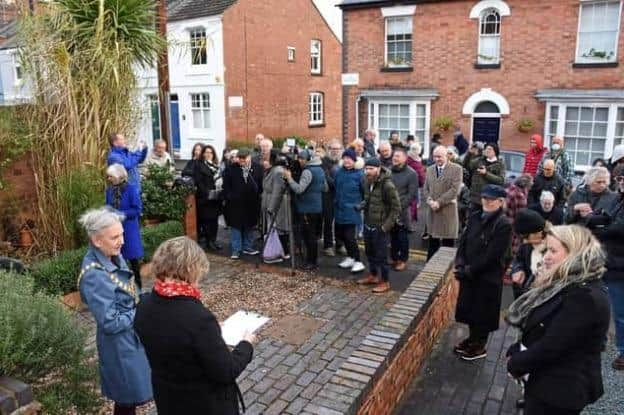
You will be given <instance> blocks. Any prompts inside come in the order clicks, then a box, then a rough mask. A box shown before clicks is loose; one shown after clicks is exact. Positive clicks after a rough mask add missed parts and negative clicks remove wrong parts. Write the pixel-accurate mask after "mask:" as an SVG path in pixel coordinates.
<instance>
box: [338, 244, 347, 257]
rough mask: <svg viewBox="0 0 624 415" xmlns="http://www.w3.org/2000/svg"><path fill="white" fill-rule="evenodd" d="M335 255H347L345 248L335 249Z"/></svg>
mask: <svg viewBox="0 0 624 415" xmlns="http://www.w3.org/2000/svg"><path fill="white" fill-rule="evenodd" d="M336 254H338V255H347V248H345V247H344V246H341V247H340V248H336Z"/></svg>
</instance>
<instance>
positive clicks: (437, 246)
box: [427, 236, 455, 261]
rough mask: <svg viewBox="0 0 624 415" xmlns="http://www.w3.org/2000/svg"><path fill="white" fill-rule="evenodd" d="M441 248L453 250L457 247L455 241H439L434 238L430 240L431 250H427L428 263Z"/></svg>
mask: <svg viewBox="0 0 624 415" xmlns="http://www.w3.org/2000/svg"><path fill="white" fill-rule="evenodd" d="M440 246H445V247H449V248H452V247H454V246H455V239H438V238H434V237H433V236H432V237H430V238H429V249H428V250H427V261H429V260H430V259H431V257H432V256H434V255H435V253H436V252H438V249H440Z"/></svg>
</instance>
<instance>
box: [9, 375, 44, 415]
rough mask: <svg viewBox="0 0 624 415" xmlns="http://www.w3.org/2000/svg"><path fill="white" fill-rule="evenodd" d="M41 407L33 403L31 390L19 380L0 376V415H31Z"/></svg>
mask: <svg viewBox="0 0 624 415" xmlns="http://www.w3.org/2000/svg"><path fill="white" fill-rule="evenodd" d="M40 409H41V405H40V404H39V403H38V402H35V401H34V397H33V393H32V389H31V388H30V386H28V385H27V384H25V383H23V382H20V381H19V380H16V379H13V378H10V377H7V376H0V415H33V414H36V413H38V412H39V410H40Z"/></svg>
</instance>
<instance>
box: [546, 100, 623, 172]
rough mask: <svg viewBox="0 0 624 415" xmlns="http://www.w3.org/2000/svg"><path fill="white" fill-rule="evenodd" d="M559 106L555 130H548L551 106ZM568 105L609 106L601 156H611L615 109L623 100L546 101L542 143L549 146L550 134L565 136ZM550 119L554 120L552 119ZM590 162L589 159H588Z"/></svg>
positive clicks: (577, 166)
mask: <svg viewBox="0 0 624 415" xmlns="http://www.w3.org/2000/svg"><path fill="white" fill-rule="evenodd" d="M555 106H556V107H559V113H558V117H557V119H556V121H557V131H556V132H551V131H550V122H549V121H550V120H551V111H552V107H555ZM568 107H589V108H596V107H600V108H605V107H606V108H609V116H608V118H607V137H606V141H605V148H604V152H603V157H604V158H605V159H608V158H610V157H611V153H612V151H613V147H614V145H615V123H616V119H617V110H618V108H624V101H622V102H604V101H603V102H600V101H597V102H582V101H580V102H579V101H548V102H547V103H546V115H545V120H547V121H546V122H544V140H545V143H544V145H546V146H548V147H550V141H551V140H550V136H560V137H565V122H566V113H567V108H568ZM552 121H555V120H554V119H553V120H552ZM590 162H591V160H590ZM590 167H591V166H589V165H576V166H575V170H580V171H585V170H587V169H589V168H590Z"/></svg>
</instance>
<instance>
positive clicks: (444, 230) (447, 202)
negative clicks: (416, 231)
mask: <svg viewBox="0 0 624 415" xmlns="http://www.w3.org/2000/svg"><path fill="white" fill-rule="evenodd" d="M436 168H437V166H436V165H435V164H433V165H431V166H429V167H428V168H427V174H426V175H425V185H424V186H423V197H422V200H423V202H424V204H425V206H426V209H427V232H429V234H430V235H431V236H432V237H433V238H439V239H457V234H458V233H459V215H458V212H457V196H458V195H459V190H460V187H461V183H462V179H463V170H462V167H461V166H460V165H458V164H455V163H452V162H450V161H449V162H447V163H446V166H445V167H444V172H443V173H442V176H440V177H437V174H436ZM429 198H431V199H433V200H434V201H436V202H438V203H440V209H438V210H437V211H435V212H434V211H433V210H431V209H430V208H429V205H428V204H426V203H427V200H428V199H429Z"/></svg>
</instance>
